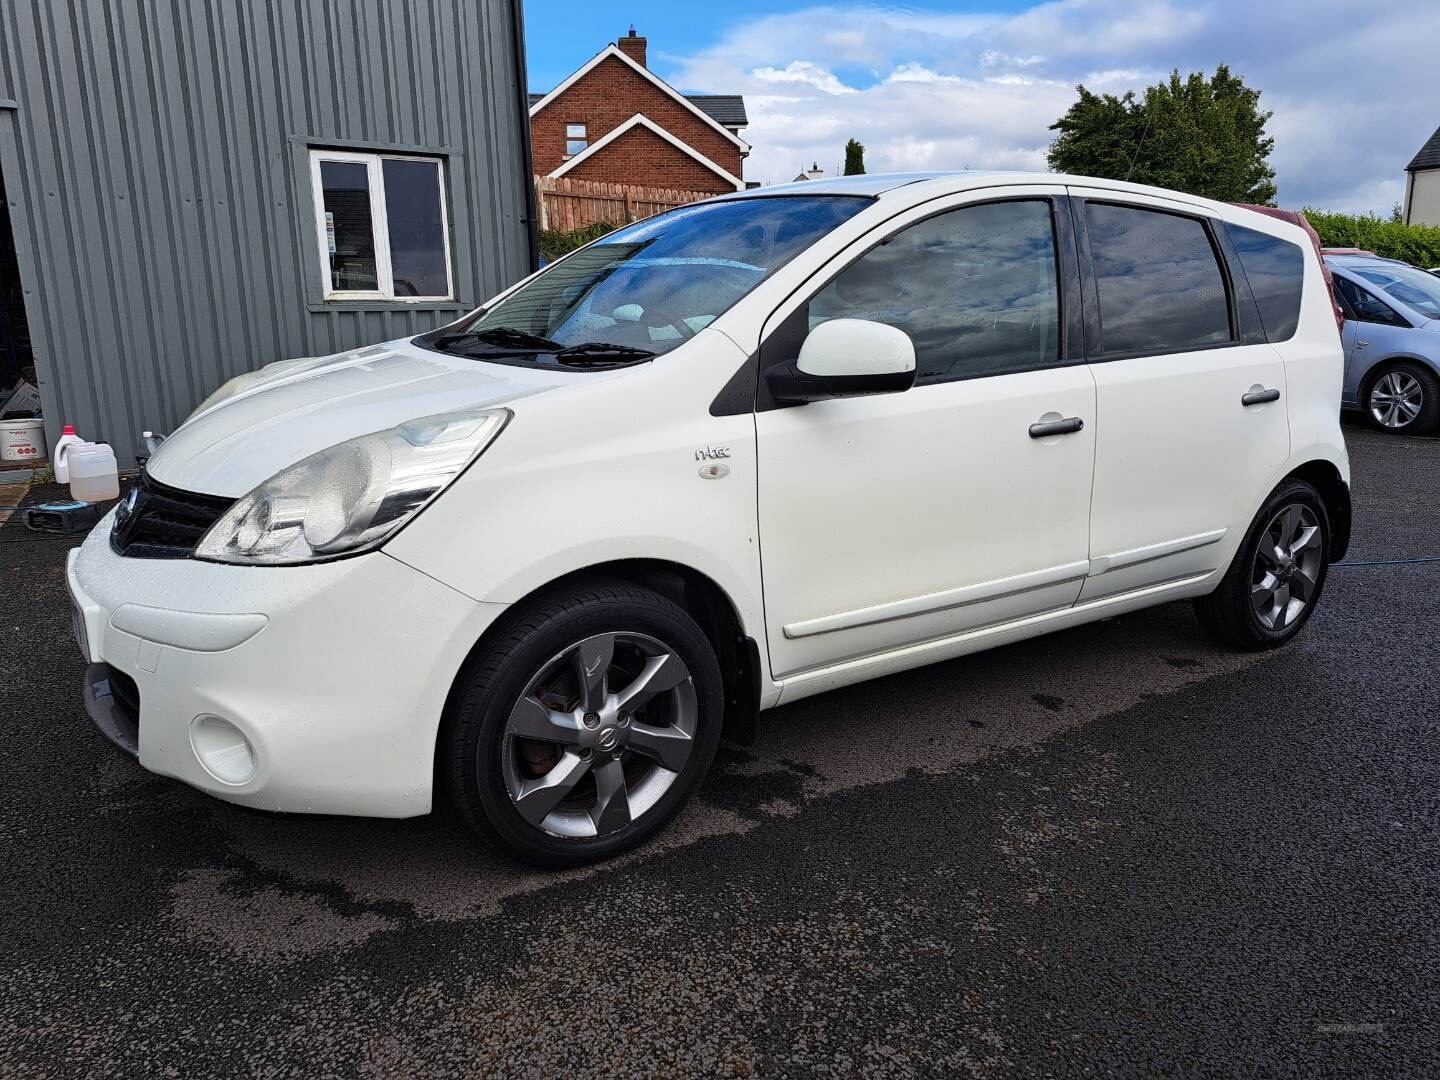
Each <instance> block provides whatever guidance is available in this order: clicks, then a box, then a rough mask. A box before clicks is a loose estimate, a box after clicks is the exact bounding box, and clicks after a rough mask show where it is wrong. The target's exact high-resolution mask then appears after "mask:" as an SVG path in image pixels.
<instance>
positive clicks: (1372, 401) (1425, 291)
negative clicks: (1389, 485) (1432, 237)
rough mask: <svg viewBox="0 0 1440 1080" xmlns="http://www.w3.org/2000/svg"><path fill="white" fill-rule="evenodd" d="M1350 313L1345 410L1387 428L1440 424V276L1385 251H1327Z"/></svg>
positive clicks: (1416, 430) (1410, 429)
mask: <svg viewBox="0 0 1440 1080" xmlns="http://www.w3.org/2000/svg"><path fill="white" fill-rule="evenodd" d="M1325 262H1326V264H1327V265H1328V266H1329V267H1330V270H1331V272H1332V273H1333V274H1334V277H1335V299H1336V300H1337V301H1338V302H1339V304H1340V307H1341V309H1342V310H1343V311H1344V312H1345V328H1344V330H1343V331H1342V338H1343V340H1344V344H1345V388H1344V392H1343V393H1342V395H1341V405H1342V407H1344V408H1350V409H1363V410H1364V412H1365V413H1366V415H1367V416H1369V418H1370V419H1371V420H1372V421H1373V422H1374V423H1375V425H1376V426H1377V427H1379V428H1380V429H1381V430H1383V431H1389V432H1394V433H1395V434H1404V435H1425V434H1428V433H1430V432H1432V431H1434V430H1435V428H1436V426H1437V425H1440V278H1437V277H1436V276H1435V275H1433V274H1431V273H1428V272H1427V271H1425V270H1421V269H1419V268H1418V267H1414V266H1411V265H1410V264H1409V263H1403V262H1398V261H1396V260H1394V259H1383V258H1381V257H1380V256H1378V255H1327V256H1326V257H1325Z"/></svg>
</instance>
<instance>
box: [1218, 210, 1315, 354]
mask: <svg viewBox="0 0 1440 1080" xmlns="http://www.w3.org/2000/svg"><path fill="white" fill-rule="evenodd" d="M1227 228H1228V229H1229V230H1230V242H1231V243H1232V244H1234V245H1235V250H1236V251H1237V252H1238V253H1239V255H1240V265H1241V267H1243V268H1244V270H1245V280H1246V281H1248V282H1249V283H1250V292H1251V293H1252V294H1253V295H1254V297H1255V303H1256V304H1257V305H1258V306H1259V308H1260V321H1261V322H1262V323H1264V324H1265V336H1266V337H1267V338H1269V339H1270V340H1271V341H1285V340H1287V339H1289V338H1292V337H1294V336H1295V328H1296V327H1297V326H1299V325H1300V292H1301V288H1302V286H1303V285H1304V282H1305V254H1304V252H1303V251H1301V250H1300V248H1299V246H1298V245H1296V244H1292V243H1290V241H1288V240H1281V239H1280V238H1279V237H1278V236H1270V235H1269V234H1267V233H1262V232H1256V231H1255V230H1254V229H1246V228H1243V227H1241V226H1239V225H1230V226H1227Z"/></svg>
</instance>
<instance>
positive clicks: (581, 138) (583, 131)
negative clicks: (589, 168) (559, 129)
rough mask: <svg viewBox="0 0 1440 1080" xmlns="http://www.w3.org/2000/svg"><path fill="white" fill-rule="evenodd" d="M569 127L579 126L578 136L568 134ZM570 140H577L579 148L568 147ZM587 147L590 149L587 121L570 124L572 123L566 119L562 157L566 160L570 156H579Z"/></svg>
mask: <svg viewBox="0 0 1440 1080" xmlns="http://www.w3.org/2000/svg"><path fill="white" fill-rule="evenodd" d="M571 128H579V129H580V134H579V135H578V136H572V135H571V134H570V129H571ZM572 142H578V143H580V144H581V146H580V149H579V150H571V149H570V144H571V143H572ZM588 149H590V125H589V123H588V122H586V123H579V124H572V123H570V122H569V121H566V123H565V154H564V157H565V158H566V160H567V161H568V160H569V159H570V158H572V157H579V156H580V155H581V154H583V153H584V152H585V151H586V150H588Z"/></svg>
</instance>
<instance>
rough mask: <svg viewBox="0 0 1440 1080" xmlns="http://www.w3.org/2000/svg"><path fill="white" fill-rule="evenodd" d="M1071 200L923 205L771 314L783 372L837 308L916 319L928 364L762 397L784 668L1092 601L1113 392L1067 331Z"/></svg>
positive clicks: (765, 548) (905, 326)
mask: <svg viewBox="0 0 1440 1080" xmlns="http://www.w3.org/2000/svg"><path fill="white" fill-rule="evenodd" d="M1061 194H1062V191H1061V189H1058V188H1053V189H1051V188H1021V189H1015V190H1013V191H1005V192H998V193H987V196H986V197H987V201H985V202H981V203H976V202H974V201H973V200H974V195H973V194H972V195H971V196H970V199H971V200H972V201H971V202H969V203H965V204H961V200H958V199H957V200H946V201H945V202H940V203H934V204H929V205H928V206H926V207H923V208H916V209H914V210H912V211H910V212H907V213H906V214H905V215H902V217H901V218H900V219H897V220H896V221H893V222H892V223H890V224H889V225H887V226H885V227H884V229H883V231H882V232H881V233H879V234H872V235H871V236H869V237H866V238H864V239H862V240H860V241H857V242H856V244H855V245H854V246H853V247H852V248H851V249H850V250H849V251H847V252H846V253H844V254H842V255H841V256H838V257H837V259H836V260H835V262H834V263H833V264H832V265H831V266H830V267H828V268H827V269H826V270H825V271H822V273H821V274H820V275H817V278H816V280H815V285H814V286H813V287H812V289H811V290H810V291H809V292H808V293H807V295H805V296H802V297H796V298H794V299H792V300H791V301H789V302H787V305H786V306H785V307H782V308H781V309H780V310H779V311H777V312H776V313H775V316H774V317H773V318H772V320H771V322H770V323H769V324H768V325H767V328H766V331H767V336H766V338H765V343H764V345H763V346H762V366H763V367H767V368H768V367H769V366H771V365H773V364H776V363H783V362H786V361H788V360H792V359H794V357H795V355H796V354H797V353H798V349H799V345H800V342H802V341H803V340H804V337H805V334H806V333H807V332H808V331H809V329H810V328H812V327H814V326H816V325H818V324H819V323H821V322H824V321H826V320H829V319H835V318H858V319H871V320H875V321H878V322H883V323H887V324H889V325H892V326H896V327H899V328H900V329H902V330H904V331H905V332H906V333H907V334H909V335H910V338H911V339H912V341H913V342H914V344H915V351H916V360H917V381H916V385H915V386H914V387H913V388H912V389H910V390H908V391H905V392H904V393H898V394H883V395H876V396H872V397H852V398H846V399H840V400H834V401H820V402H812V403H810V404H808V405H801V406H794V407H788V408H787V407H775V406H774V405H773V403H769V402H767V401H766V400H765V396H764V393H763V391H762V396H761V404H760V409H759V411H758V412H757V415H756V427H757V437H758V447H759V507H760V535H761V563H762V567H763V573H764V586H765V613H766V624H767V632H768V639H769V647H770V659H771V665H772V668H773V670H774V672H775V674H776V675H777V676H778V677H780V678H785V677H787V676H791V675H794V674H796V673H799V672H806V671H811V670H814V669H818V668H823V667H826V666H828V665H832V664H836V663H838V662H841V661H845V660H848V659H852V658H860V657H866V656H873V655H876V654H879V653H884V652H887V651H891V650H896V649H900V648H903V647H904V646H906V645H910V644H913V643H917V642H924V641H933V640H936V639H940V638H944V637H947V636H950V635H954V634H958V633H963V632H965V631H968V630H973V629H976V628H978V627H984V626H992V625H996V624H999V623H1002V622H1007V621H1010V620H1013V619H1017V618H1022V617H1024V616H1027V615H1031V614H1035V613H1037V612H1042V611H1050V610H1055V609H1059V608H1065V607H1068V606H1070V605H1072V604H1073V603H1074V602H1075V598H1076V596H1077V595H1078V594H1079V591H1080V585H1081V582H1082V580H1083V578H1084V576H1085V573H1086V569H1087V567H1088V561H1087V543H1088V532H1089V516H1090V481H1091V471H1092V467H1093V459H1094V445H1095V388H1094V382H1093V380H1092V378H1091V375H1090V373H1089V370H1088V369H1087V368H1086V366H1085V365H1084V364H1083V363H1077V362H1074V360H1075V358H1077V357H1076V354H1077V353H1078V349H1079V343H1078V342H1073V343H1067V341H1066V338H1067V336H1068V335H1067V334H1066V333H1064V332H1062V327H1063V326H1065V323H1066V320H1065V318H1064V316H1065V312H1064V310H1062V303H1061V292H1062V290H1061V287H1060V286H1061V284H1062V283H1063V282H1065V280H1066V274H1068V273H1069V272H1070V270H1071V269H1072V268H1073V267H1074V261H1073V258H1072V259H1068V260H1064V261H1063V265H1064V266H1065V267H1066V269H1065V270H1064V271H1062V270H1061V269H1060V267H1059V266H1058V265H1057V249H1056V235H1057V230H1060V229H1063V228H1064V223H1063V222H1061V221H1059V219H1058V215H1059V214H1060V213H1064V212H1065V206H1064V202H1063V200H1062V199H1058V198H1052V196H1056V197H1058V196H1060V195H1061ZM996 195H1002V196H1005V195H1008V196H1009V198H1000V199H997V198H996ZM1063 235H1064V239H1065V241H1066V242H1067V243H1069V242H1070V237H1069V234H1068V233H1063ZM1071 250H1072V252H1073V248H1072V249H1071ZM862 253H863V254H862ZM1065 291H1067V292H1068V291H1070V290H1068V289H1067V290H1065ZM1062 357H1069V358H1070V359H1062ZM1042 423H1056V424H1058V425H1059V427H1058V429H1047V428H1040V427H1036V425H1038V424H1042ZM1066 428H1073V429H1074V430H1070V431H1066V432H1065V433H1054V434H1046V432H1047V431H1052V430H1059V431H1065V429H1066Z"/></svg>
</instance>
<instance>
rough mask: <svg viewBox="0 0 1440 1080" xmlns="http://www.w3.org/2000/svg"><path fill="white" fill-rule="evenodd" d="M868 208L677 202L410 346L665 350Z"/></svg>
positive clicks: (533, 352)
mask: <svg viewBox="0 0 1440 1080" xmlns="http://www.w3.org/2000/svg"><path fill="white" fill-rule="evenodd" d="M871 201H872V200H870V199H868V198H857V197H854V196H842V195H829V196H804V197H796V196H759V197H753V196H752V197H750V198H744V199H735V200H733V201H725V202H704V203H696V204H694V205H691V206H682V207H680V208H679V209H677V210H671V211H670V212H668V213H665V214H659V215H657V216H655V217H653V218H648V219H646V220H645V221H638V222H636V223H635V224H633V225H630V226H627V227H625V228H623V229H618V230H616V231H615V232H613V233H611V234H610V235H608V236H605V237H603V238H601V239H600V240H597V241H595V242H594V243H593V244H591V245H590V246H589V247H586V248H583V249H582V250H580V251H577V252H575V253H574V254H572V255H569V256H567V257H566V258H564V259H562V260H560V261H559V262H557V263H555V264H554V265H553V266H551V267H550V268H548V269H547V270H545V271H544V272H543V273H541V274H539V275H537V276H536V277H534V278H532V279H531V280H530V281H528V282H527V283H526V284H525V285H523V286H522V287H520V288H519V289H517V290H516V291H515V292H513V293H511V294H510V295H509V296H507V297H505V299H503V300H502V301H500V302H499V303H498V304H495V305H494V306H492V307H491V308H490V309H489V310H488V311H483V312H479V313H477V314H476V315H474V316H473V317H471V318H469V319H466V320H462V321H461V322H458V323H455V324H453V325H451V326H448V327H445V328H444V330H443V333H441V332H435V333H432V334H429V335H424V336H422V337H421V338H419V339H418V340H419V341H421V342H423V343H425V344H430V345H432V346H433V347H437V348H439V347H443V348H446V349H447V350H448V351H454V352H462V353H465V352H470V353H473V354H474V355H475V356H476V357H477V358H478V359H486V358H487V357H486V356H485V352H486V351H487V350H486V349H484V348H478V349H477V347H476V345H475V339H476V338H478V337H489V338H490V339H491V341H490V343H489V346H490V347H489V349H488V351H489V352H490V353H491V356H490V357H489V358H497V357H496V356H495V353H494V347H495V342H496V340H497V339H501V338H503V339H505V340H509V341H513V340H515V338H514V334H515V333H516V332H518V333H521V334H525V335H529V336H530V338H532V339H534V338H541V339H545V341H546V342H548V343H549V344H550V345H552V346H554V347H555V348H561V347H569V346H575V345H594V344H602V345H614V346H621V347H625V348H628V349H632V350H643V351H644V352H645V353H647V354H652V355H653V354H658V353H664V352H669V351H670V350H671V349H673V348H675V346H677V345H679V344H681V343H682V342H684V341H686V340H688V339H689V338H692V337H694V336H695V335H696V334H697V333H699V332H700V331H701V330H703V329H704V328H705V327H707V326H709V325H710V323H712V322H713V321H714V320H715V319H716V317H717V316H719V315H721V314H722V313H724V312H725V311H726V310H727V309H728V308H729V307H730V306H731V305H732V304H734V303H735V302H736V301H737V300H739V299H740V298H741V297H743V296H744V295H745V294H746V293H748V292H750V290H752V289H753V288H755V286H757V285H758V284H760V282H762V281H764V280H765V278H766V277H768V276H769V275H770V274H771V273H772V272H773V271H775V270H776V269H778V268H779V267H780V266H783V265H784V264H785V263H786V262H788V261H789V260H790V259H791V258H792V257H793V256H795V255H796V254H797V253H799V252H800V251H802V250H803V249H804V248H806V247H808V246H809V245H810V244H813V243H814V242H815V241H816V240H818V239H819V238H820V237H822V236H824V235H825V234H826V233H828V232H829V231H830V230H832V229H834V228H835V227H836V226H837V225H839V224H841V223H842V222H844V221H846V220H848V219H849V218H851V217H853V216H854V215H855V214H858V213H859V212H860V211H861V210H863V209H865V207H867V206H869V205H870V203H871ZM487 332H489V333H488V334H487ZM506 335H508V337H506ZM501 347H510V346H505V345H504V344H503V342H502V345H501ZM512 348H513V347H512ZM546 351H547V350H546V346H545V345H544V344H543V343H542V344H536V345H535V346H534V347H533V348H530V349H529V351H528V352H526V353H523V354H516V355H517V356H518V357H519V358H520V359H523V361H524V362H527V363H528V362H530V361H531V360H533V359H534V358H535V357H536V356H540V355H543V354H544V353H545V352H546ZM551 351H553V350H551Z"/></svg>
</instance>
